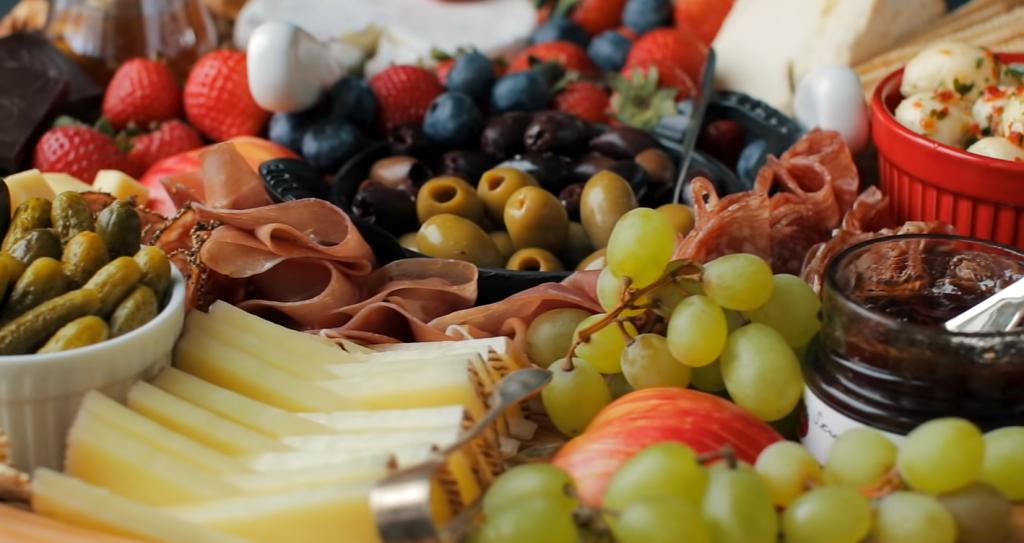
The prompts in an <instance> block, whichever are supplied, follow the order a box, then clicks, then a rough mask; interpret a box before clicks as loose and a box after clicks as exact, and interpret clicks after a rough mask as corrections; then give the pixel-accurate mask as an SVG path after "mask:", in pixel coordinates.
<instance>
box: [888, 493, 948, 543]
mask: <svg viewBox="0 0 1024 543" xmlns="http://www.w3.org/2000/svg"><path fill="white" fill-rule="evenodd" d="M872 533H873V535H874V539H875V541H876V542H877V543H909V542H913V543H954V542H955V541H956V540H957V532H956V523H955V521H954V520H953V515H951V514H949V511H947V510H946V509H945V508H943V507H942V504H941V503H939V502H938V500H936V499H935V498H934V497H932V496H928V495H926V494H918V493H916V492H894V493H892V494H889V495H888V496H886V497H884V498H882V501H880V502H878V507H877V512H876V513H875V527H874V529H873V530H872Z"/></svg>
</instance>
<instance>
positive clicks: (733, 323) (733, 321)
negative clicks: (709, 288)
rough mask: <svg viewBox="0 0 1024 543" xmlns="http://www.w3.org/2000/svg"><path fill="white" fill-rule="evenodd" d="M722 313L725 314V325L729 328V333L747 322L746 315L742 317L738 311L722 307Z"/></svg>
mask: <svg viewBox="0 0 1024 543" xmlns="http://www.w3.org/2000/svg"><path fill="white" fill-rule="evenodd" d="M722 314H724V315H725V326H726V329H727V330H729V333H730V334H731V333H733V332H735V331H736V330H739V329H740V328H743V326H744V325H746V324H747V319H746V317H744V316H743V314H742V313H740V312H739V311H733V310H731V309H723V310H722Z"/></svg>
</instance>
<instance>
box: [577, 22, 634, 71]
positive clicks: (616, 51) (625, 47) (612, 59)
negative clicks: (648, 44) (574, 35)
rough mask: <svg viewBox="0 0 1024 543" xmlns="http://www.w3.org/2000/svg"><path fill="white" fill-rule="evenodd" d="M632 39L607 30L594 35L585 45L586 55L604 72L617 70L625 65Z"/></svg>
mask: <svg viewBox="0 0 1024 543" xmlns="http://www.w3.org/2000/svg"><path fill="white" fill-rule="evenodd" d="M632 48H633V41H632V40H630V39H629V38H627V37H626V36H623V35H622V34H621V33H619V32H616V31H615V30H607V31H605V32H602V33H600V34H598V35H597V36H595V37H594V39H593V40H591V41H590V46H589V47H587V55H589V56H590V60H592V61H594V64H597V66H598V67H599V68H601V69H602V70H604V71H606V72H618V71H619V70H621V69H622V67H623V66H625V65H626V57H628V56H629V50H630V49H632Z"/></svg>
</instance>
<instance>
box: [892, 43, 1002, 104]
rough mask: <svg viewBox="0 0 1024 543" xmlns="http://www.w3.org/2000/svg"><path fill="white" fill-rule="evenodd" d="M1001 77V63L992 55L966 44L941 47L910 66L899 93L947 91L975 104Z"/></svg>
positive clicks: (928, 51)
mask: <svg viewBox="0 0 1024 543" xmlns="http://www.w3.org/2000/svg"><path fill="white" fill-rule="evenodd" d="M999 77H1000V66H999V61H998V60H996V57H995V55H993V54H992V53H991V52H990V51H988V50H986V49H984V48H982V47H978V46H977V45H970V44H967V43H940V44H936V45H933V46H931V47H929V48H927V49H925V50H923V51H921V52H920V53H918V54H917V56H916V57H914V59H913V60H911V61H910V62H909V63H908V64H907V67H906V69H905V70H904V71H903V84H902V85H900V93H901V94H903V96H910V95H911V94H917V93H920V92H930V91H933V90H937V89H947V90H951V91H954V92H956V93H957V94H959V95H961V96H963V97H964V98H965V99H966V100H969V101H972V102H973V101H974V100H977V99H978V97H979V96H981V93H982V92H984V90H985V88H986V87H988V86H990V85H996V84H998V83H999Z"/></svg>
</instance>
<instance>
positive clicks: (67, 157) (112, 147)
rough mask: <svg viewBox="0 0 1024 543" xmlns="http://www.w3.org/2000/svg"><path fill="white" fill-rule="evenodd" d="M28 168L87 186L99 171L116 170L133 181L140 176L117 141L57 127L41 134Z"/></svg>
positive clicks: (87, 130)
mask: <svg viewBox="0 0 1024 543" xmlns="http://www.w3.org/2000/svg"><path fill="white" fill-rule="evenodd" d="M32 167H34V168H37V169H39V170H41V171H44V172H55V173H66V174H69V175H73V176H75V177H77V178H78V179H81V180H82V181H85V182H87V183H91V182H92V180H93V179H95V178H96V173H97V172H99V171H100V170H120V171H122V172H124V173H126V174H128V175H131V176H133V177H136V176H138V175H139V174H140V173H142V172H141V169H140V168H139V165H138V164H136V163H135V161H133V160H132V159H131V158H129V157H128V155H127V154H125V153H124V151H123V150H122V149H121V147H120V146H119V145H118V143H117V141H115V140H114V139H113V138H111V137H110V136H108V135H106V134H104V133H103V132H101V131H99V130H97V129H95V128H92V127H89V126H84V125H67V126H58V127H56V128H51V129H50V130H48V131H47V132H46V133H45V134H43V137H42V138H40V139H39V143H37V144H36V149H35V153H34V154H33V156H32Z"/></svg>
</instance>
